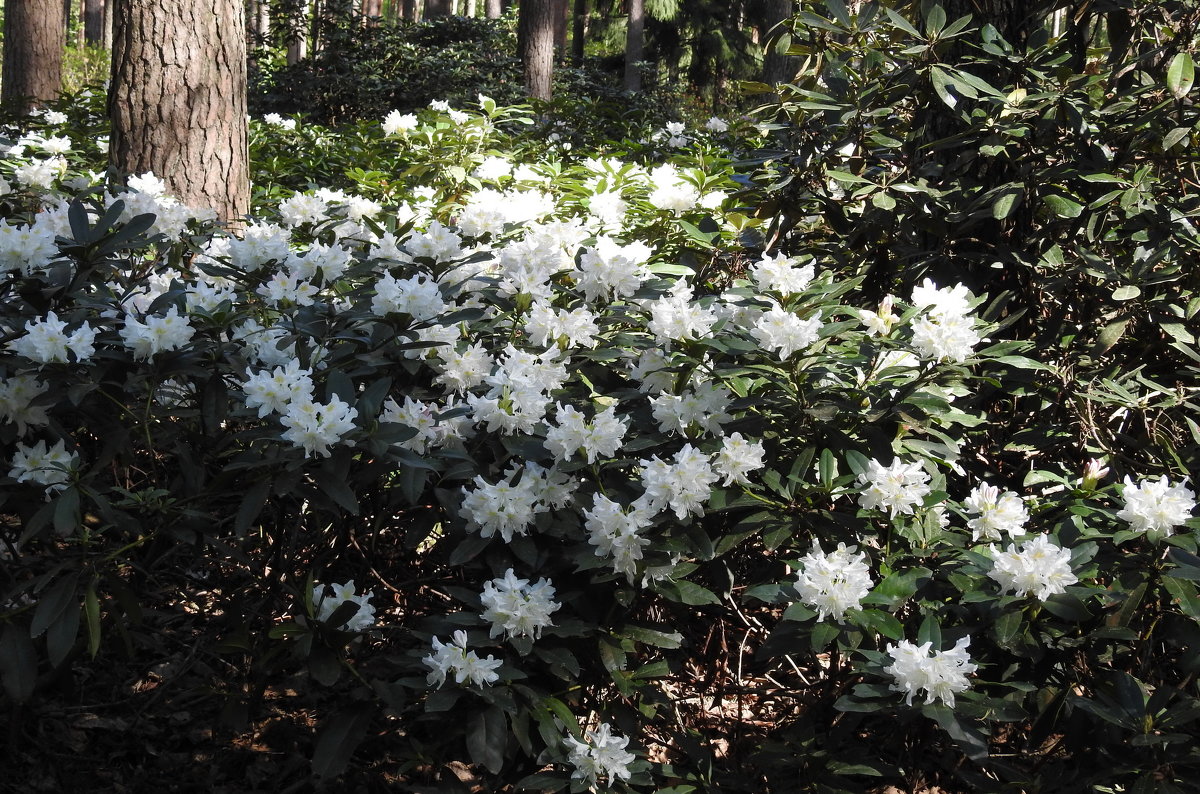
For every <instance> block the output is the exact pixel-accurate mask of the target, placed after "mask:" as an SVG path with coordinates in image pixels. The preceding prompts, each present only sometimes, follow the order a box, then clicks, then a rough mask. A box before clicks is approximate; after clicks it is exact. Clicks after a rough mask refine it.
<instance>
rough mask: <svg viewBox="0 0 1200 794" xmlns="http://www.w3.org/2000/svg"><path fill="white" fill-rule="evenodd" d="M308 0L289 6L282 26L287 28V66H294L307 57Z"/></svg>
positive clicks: (299, 0) (300, 0) (298, 0)
mask: <svg viewBox="0 0 1200 794" xmlns="http://www.w3.org/2000/svg"><path fill="white" fill-rule="evenodd" d="M308 13H309V0H297V1H296V2H294V3H292V4H290V5H289V6H288V9H287V16H286V17H285V19H284V24H285V25H286V26H287V65H288V66H294V65H295V64H297V63H299V62H300V61H302V60H304V58H305V56H306V55H308V27H309V24H308Z"/></svg>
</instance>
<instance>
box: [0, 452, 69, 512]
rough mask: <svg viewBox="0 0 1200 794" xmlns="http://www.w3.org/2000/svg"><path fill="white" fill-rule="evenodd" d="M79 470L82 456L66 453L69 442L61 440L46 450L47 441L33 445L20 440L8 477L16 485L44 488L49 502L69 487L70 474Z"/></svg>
mask: <svg viewBox="0 0 1200 794" xmlns="http://www.w3.org/2000/svg"><path fill="white" fill-rule="evenodd" d="M78 468H79V455H78V454H77V453H74V452H67V448H66V442H64V441H63V440H62V439H59V440H58V441H57V442H56V443H55V444H54V446H51V447H47V445H46V442H45V441H39V442H37V443H36V444H34V445H33V446H29V445H27V444H22V443H21V442H19V441H18V442H17V450H16V452H15V453H14V454H13V460H12V468H11V469H9V472H8V476H9V477H12V478H13V479H14V480H16V481H17V482H30V483H34V484H36V485H41V486H44V487H45V489H46V498H47V499H49V498H50V496H51V495H52V494H53V493H55V492H56V491H61V490H63V489H64V488H66V487H67V485H68V484H69V483H70V482H71V475H72V474H73V472H75V471H76V470H77V469H78Z"/></svg>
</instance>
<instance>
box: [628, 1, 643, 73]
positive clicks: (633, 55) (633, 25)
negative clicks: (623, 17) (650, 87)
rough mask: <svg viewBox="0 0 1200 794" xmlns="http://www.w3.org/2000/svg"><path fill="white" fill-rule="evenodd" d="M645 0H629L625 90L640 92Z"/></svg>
mask: <svg viewBox="0 0 1200 794" xmlns="http://www.w3.org/2000/svg"><path fill="white" fill-rule="evenodd" d="M645 33H646V5H645V0H629V23H628V26H627V27H626V29H625V90H626V91H641V90H642V72H641V70H640V69H639V68H638V63H640V62H641V60H642V59H643V58H644V57H645V56H644V48H645Z"/></svg>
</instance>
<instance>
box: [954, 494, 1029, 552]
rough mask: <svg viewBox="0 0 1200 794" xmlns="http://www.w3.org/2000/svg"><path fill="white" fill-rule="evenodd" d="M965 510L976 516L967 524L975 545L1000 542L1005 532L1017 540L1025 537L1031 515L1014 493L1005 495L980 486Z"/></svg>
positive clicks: (968, 500) (966, 502)
mask: <svg viewBox="0 0 1200 794" xmlns="http://www.w3.org/2000/svg"><path fill="white" fill-rule="evenodd" d="M963 506H964V507H966V508H967V512H968V513H969V514H971V515H974V516H975V517H974V518H972V519H970V520H969V521H967V528H968V529H970V530H971V536H972V540H974V541H975V542H979V541H980V540H1000V538H1001V537H1002V535H1001V533H1004V532H1007V533H1008V535H1009V537H1013V538H1016V537H1020V536H1021V535H1024V534H1025V524H1026V523H1027V522H1028V521H1029V512H1028V511H1027V510H1026V509H1025V503H1024V502H1023V501H1022V500H1021V497H1020V496H1017V494H1015V493H1014V492H1012V491H1005V492H1003V493H1001V492H1000V489H999V488H996V487H995V486H992V485H988V484H987V483H986V482H984V483H980V484H979V485H978V486H976V487H975V488H974V489H973V490H972V491H971V493H970V495H969V496H967V498H966V499H965V500H964V501H963Z"/></svg>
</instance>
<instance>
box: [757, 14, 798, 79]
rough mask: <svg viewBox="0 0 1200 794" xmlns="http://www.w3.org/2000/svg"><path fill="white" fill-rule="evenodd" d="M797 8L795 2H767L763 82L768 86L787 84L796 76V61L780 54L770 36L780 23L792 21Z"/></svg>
mask: <svg viewBox="0 0 1200 794" xmlns="http://www.w3.org/2000/svg"><path fill="white" fill-rule="evenodd" d="M795 10H796V7H795V3H794V2H793V0H767V2H766V3H765V8H764V9H763V11H764V12H765V14H764V17H765V18H764V19H763V30H762V40H763V41H765V42H767V47H766V49H765V50H764V51H763V82H764V83H766V84H767V85H778V84H779V83H786V82H788V81H789V80H791V79H792V78H793V77H795V76H796V74H795V71H794V70H795V68H796V67H795V66H794V64H795V59H794V58H789V57H788V56H787V55H784V54H783V53H781V52H779V48H778V47H776V46H775V39H773V38H772V37H771V36H770V35H769V34H770V32H771V31H772V30H773V29H774V28H775V26H777V25H778V24H779V23H781V22H783V21H784V20H785V19H791V16H792V14H793V13H794V12H795Z"/></svg>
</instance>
